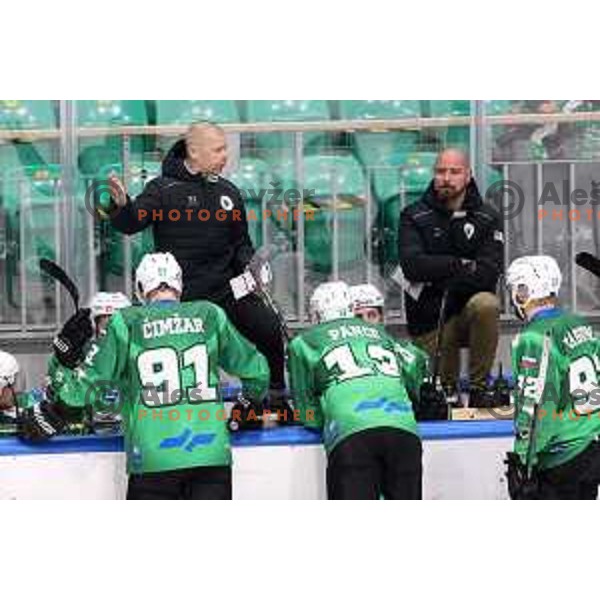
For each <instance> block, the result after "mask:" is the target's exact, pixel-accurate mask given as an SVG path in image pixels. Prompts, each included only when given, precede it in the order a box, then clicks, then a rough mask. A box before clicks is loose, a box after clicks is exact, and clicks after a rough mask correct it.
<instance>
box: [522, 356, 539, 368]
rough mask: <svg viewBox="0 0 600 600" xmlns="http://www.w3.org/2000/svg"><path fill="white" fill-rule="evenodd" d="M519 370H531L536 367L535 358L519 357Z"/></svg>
mask: <svg viewBox="0 0 600 600" xmlns="http://www.w3.org/2000/svg"><path fill="white" fill-rule="evenodd" d="M519 366H520V367H521V369H533V368H535V367H537V366H538V361H537V358H533V357H531V356H523V357H521V362H520V363H519Z"/></svg>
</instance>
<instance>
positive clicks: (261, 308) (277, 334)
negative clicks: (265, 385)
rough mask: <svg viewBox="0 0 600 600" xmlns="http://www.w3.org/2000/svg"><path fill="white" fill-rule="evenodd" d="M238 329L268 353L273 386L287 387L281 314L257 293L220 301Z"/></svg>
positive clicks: (263, 351)
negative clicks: (278, 316)
mask: <svg viewBox="0 0 600 600" xmlns="http://www.w3.org/2000/svg"><path fill="white" fill-rule="evenodd" d="M216 303H217V304H219V306H220V307H221V308H222V309H223V310H224V311H225V312H226V313H227V316H228V317H229V319H230V320H231V322H232V323H233V324H234V325H235V327H236V328H237V329H238V331H239V332H240V333H241V334H242V335H243V336H244V337H246V338H248V340H250V341H251V342H252V343H253V344H255V345H256V347H257V348H258V350H259V352H261V353H262V354H264V356H265V358H266V359H267V361H268V363H269V370H270V371H271V388H275V389H283V388H284V387H285V376H284V371H285V362H284V360H285V359H284V348H283V339H282V337H281V329H280V326H279V320H278V319H277V315H275V313H274V312H273V311H272V310H271V309H270V308H269V307H268V306H267V305H266V304H265V303H264V302H263V301H262V300H261V299H260V298H259V297H258V296H256V295H255V294H249V295H248V296H246V297H245V298H241V299H240V300H234V299H233V296H231V295H230V296H227V297H226V299H225V300H222V301H216Z"/></svg>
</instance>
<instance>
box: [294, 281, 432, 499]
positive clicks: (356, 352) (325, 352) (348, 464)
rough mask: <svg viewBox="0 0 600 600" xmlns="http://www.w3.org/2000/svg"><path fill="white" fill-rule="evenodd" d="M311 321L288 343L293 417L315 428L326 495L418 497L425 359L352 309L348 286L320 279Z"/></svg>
mask: <svg viewBox="0 0 600 600" xmlns="http://www.w3.org/2000/svg"><path fill="white" fill-rule="evenodd" d="M310 312H311V317H312V320H313V322H314V323H315V325H314V326H313V327H311V328H310V329H308V330H307V331H305V332H303V333H302V334H300V335H298V336H296V337H295V338H294V339H293V340H292V342H291V343H290V345H289V367H290V377H291V385H292V392H293V396H294V400H295V403H296V408H297V409H298V410H299V412H300V418H301V420H302V421H303V423H304V424H305V425H306V426H308V427H315V428H318V429H321V430H322V433H323V442H324V445H325V450H326V452H327V495H328V497H329V498H330V499H378V498H379V497H380V496H381V495H383V496H384V497H385V498H389V499H400V498H406V499H419V498H421V441H420V439H419V436H418V433H417V425H416V422H415V418H414V415H413V409H412V404H411V397H412V398H414V399H416V397H417V396H418V392H419V387H420V384H421V382H422V380H423V379H424V378H425V376H426V365H425V364H424V363H423V362H422V361H419V360H418V357H417V356H415V355H413V354H411V353H410V352H408V351H407V350H406V349H404V348H402V347H401V346H400V345H399V344H397V343H396V342H395V340H394V339H393V338H392V337H391V336H389V335H388V334H387V333H386V331H385V330H384V329H383V327H382V326H380V325H370V324H366V323H364V322H363V321H361V320H360V319H357V318H355V317H354V315H353V311H352V300H351V297H350V290H349V287H348V286H347V285H346V284H345V283H343V282H335V283H324V284H322V285H320V286H319V287H317V289H316V290H315V292H314V293H313V295H312V298H311V300H310Z"/></svg>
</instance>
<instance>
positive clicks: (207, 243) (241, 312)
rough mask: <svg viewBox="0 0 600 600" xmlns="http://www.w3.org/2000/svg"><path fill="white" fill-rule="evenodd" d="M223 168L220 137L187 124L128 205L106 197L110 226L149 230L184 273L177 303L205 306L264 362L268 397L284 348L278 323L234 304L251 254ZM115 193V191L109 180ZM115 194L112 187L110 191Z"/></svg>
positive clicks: (250, 305) (210, 127)
mask: <svg viewBox="0 0 600 600" xmlns="http://www.w3.org/2000/svg"><path fill="white" fill-rule="evenodd" d="M226 162H227V141H226V137H225V133H224V131H223V130H222V129H221V128H220V127H219V126H217V125H214V124H212V123H198V124H194V125H192V126H191V127H190V128H189V129H188V131H187V133H186V135H185V138H184V139H183V140H180V141H178V142H177V143H176V144H175V145H174V146H173V147H172V148H171V150H170V151H169V153H168V154H167V156H166V157H165V159H164V161H163V164H162V176H160V177H157V178H156V179H153V180H152V181H149V182H148V184H147V185H146V187H145V188H144V190H143V191H142V193H141V194H140V195H139V196H138V197H137V198H135V200H132V199H131V198H129V197H128V196H126V195H124V194H123V195H120V196H116V197H114V198H113V207H112V209H111V211H110V217H111V221H112V224H113V226H114V227H116V228H117V229H118V230H119V231H121V232H123V233H125V234H127V235H131V234H134V233H137V232H139V231H142V230H143V229H145V228H146V227H152V229H153V233H154V245H155V251H156V252H171V253H172V254H173V255H174V256H175V258H176V259H177V262H178V263H179V264H180V265H181V268H182V270H183V284H184V285H183V300H210V301H212V302H214V303H216V304H218V305H219V306H221V307H222V308H223V309H224V310H225V312H226V313H227V315H228V316H229V318H230V319H231V321H232V322H233V324H234V325H235V326H236V327H237V329H238V330H239V331H240V333H242V335H244V336H245V337H246V338H248V339H249V340H250V341H251V342H253V343H254V344H256V346H257V348H258V349H259V350H260V351H261V352H262V353H263V354H264V355H265V356H266V357H267V359H268V361H269V368H270V371H271V388H272V390H273V394H272V396H273V397H281V392H282V390H283V388H284V348H283V340H282V338H281V334H280V329H279V324H278V321H277V317H276V316H275V314H273V312H272V311H271V310H270V309H269V308H268V307H267V306H266V305H265V304H264V302H263V301H262V300H261V299H260V298H258V297H257V296H255V295H254V294H250V295H248V296H246V297H245V298H242V299H241V300H237V301H236V300H234V298H233V293H232V290H231V286H230V284H229V281H230V280H231V279H232V278H233V277H236V276H237V275H240V274H241V273H242V272H243V270H244V268H245V267H246V265H247V264H248V262H249V261H250V259H251V258H252V256H253V254H254V247H253V246H252V241H251V240H250V236H249V235H248V224H247V221H246V213H245V209H244V203H243V200H242V198H241V196H240V192H239V190H238V188H237V187H236V186H235V185H234V184H233V183H231V182H230V181H228V180H227V179H224V178H223V177H221V172H222V170H223V168H224V167H225V164H226ZM111 183H112V184H113V185H114V186H121V185H122V184H121V182H120V181H119V179H118V178H116V177H114V176H113V177H111ZM113 189H114V188H113Z"/></svg>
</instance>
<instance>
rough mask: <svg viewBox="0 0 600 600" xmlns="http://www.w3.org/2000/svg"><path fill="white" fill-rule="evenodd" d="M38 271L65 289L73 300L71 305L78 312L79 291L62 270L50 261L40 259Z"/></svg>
mask: <svg viewBox="0 0 600 600" xmlns="http://www.w3.org/2000/svg"><path fill="white" fill-rule="evenodd" d="M40 269H41V270H42V271H43V272H44V273H46V274H47V275H49V276H50V277H52V278H53V279H56V281H58V282H59V283H61V284H62V285H63V286H64V287H65V289H66V290H67V292H69V295H70V296H71V299H72V300H73V304H75V310H76V311H77V310H79V290H78V289H77V286H76V285H75V283H74V282H73V280H72V279H71V278H70V277H69V276H68V275H67V274H66V273H65V271H64V270H63V268H62V267H60V266H59V265H57V264H56V263H55V262H54V261H52V260H49V259H47V258H40Z"/></svg>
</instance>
